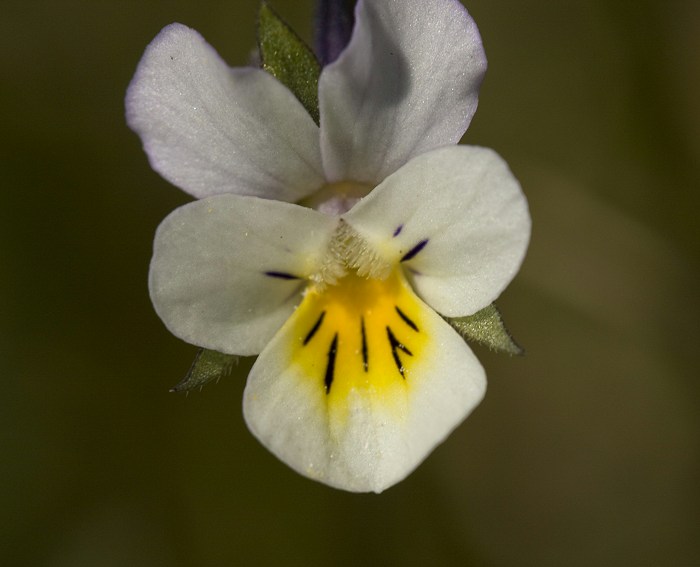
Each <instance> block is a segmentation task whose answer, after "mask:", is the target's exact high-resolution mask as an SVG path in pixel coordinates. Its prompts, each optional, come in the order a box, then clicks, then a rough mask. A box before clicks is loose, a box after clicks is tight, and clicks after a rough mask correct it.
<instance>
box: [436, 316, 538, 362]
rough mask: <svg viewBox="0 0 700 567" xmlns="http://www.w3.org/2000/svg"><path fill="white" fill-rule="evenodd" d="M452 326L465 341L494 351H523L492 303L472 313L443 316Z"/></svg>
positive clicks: (516, 353) (511, 352)
mask: <svg viewBox="0 0 700 567" xmlns="http://www.w3.org/2000/svg"><path fill="white" fill-rule="evenodd" d="M444 319H445V321H447V322H448V323H449V324H450V325H451V326H452V328H453V329H454V330H455V331H457V332H458V333H459V334H460V335H462V338H464V339H465V340H467V341H474V342H476V343H479V344H482V345H484V346H486V347H488V348H490V349H491V350H494V351H496V352H503V353H506V354H510V355H523V354H524V353H525V351H524V350H523V349H522V348H521V347H520V346H519V345H518V344H517V343H516V342H515V340H513V337H512V336H511V334H510V333H509V332H508V329H506V326H505V325H504V324H503V318H502V317H501V313H500V311H498V309H497V308H496V306H495V305H494V304H493V303H492V304H491V305H489V306H488V307H485V308H484V309H482V310H481V311H477V312H476V313H474V315H469V316H467V317H444Z"/></svg>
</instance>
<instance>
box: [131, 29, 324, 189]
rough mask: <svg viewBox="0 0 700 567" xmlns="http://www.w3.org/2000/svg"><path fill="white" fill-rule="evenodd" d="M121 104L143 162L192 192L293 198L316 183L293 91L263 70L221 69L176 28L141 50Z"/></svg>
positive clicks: (309, 139) (315, 146) (208, 51)
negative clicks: (146, 160)
mask: <svg viewBox="0 0 700 567" xmlns="http://www.w3.org/2000/svg"><path fill="white" fill-rule="evenodd" d="M126 109H127V121H128V123H129V126H130V127H131V128H132V129H133V130H134V131H136V133H138V134H139V136H141V139H142V141H143V145H144V148H145V150H146V152H147V154H148V157H149V159H150V162H151V165H152V166H153V168H154V169H155V170H156V171H158V172H159V173H160V174H161V175H163V177H165V178H166V179H168V180H169V181H171V182H172V183H174V184H175V185H177V186H178V187H180V188H182V189H184V190H185V191H187V192H188V193H190V194H192V195H194V196H195V197H199V198H201V197H207V196H210V195H215V194H220V193H237V194H243V195H255V196H258V197H266V198H271V199H278V200H282V201H297V200H299V199H301V198H303V197H304V196H306V195H308V194H310V193H311V192H313V191H314V190H316V189H318V187H319V186H320V185H321V184H322V183H323V178H322V174H321V158H320V150H319V141H318V128H317V126H316V125H315V124H314V122H313V120H312V119H311V117H310V116H309V115H308V113H307V112H306V111H305V110H304V108H303V106H302V105H301V103H300V102H299V101H298V100H297V99H296V98H295V97H294V95H293V94H292V93H291V92H290V91H289V90H288V89H287V88H286V87H284V86H283V85H282V84H281V83H279V82H278V81H277V80H276V79H274V78H273V77H271V76H270V75H269V74H267V73H265V72H264V71H261V70H259V69H254V68H240V69H231V68H229V67H228V66H227V65H226V63H225V62H224V61H223V60H222V59H221V58H220V57H219V55H218V54H217V53H216V51H214V49H213V48H212V47H211V46H210V45H208V44H207V43H206V42H205V41H204V39H203V38H202V36H200V35H199V34H198V33H197V32H196V31H194V30H192V29H189V28H187V27H185V26H183V25H180V24H172V25H170V26H168V27H166V28H164V29H163V31H161V32H160V34H158V36H157V37H156V38H155V39H154V40H153V42H152V43H151V44H150V45H149V46H148V48H147V49H146V52H145V53H144V55H143V58H142V59H141V62H140V63H139V66H138V69H137V71H136V74H135V76H134V78H133V80H132V81H131V84H130V85H129V89H128V92H127V96H126Z"/></svg>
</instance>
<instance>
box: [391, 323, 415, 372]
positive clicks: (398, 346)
mask: <svg viewBox="0 0 700 567" xmlns="http://www.w3.org/2000/svg"><path fill="white" fill-rule="evenodd" d="M386 334H387V337H388V338H389V345H390V346H391V355H392V356H393V357H394V362H395V363H396V368H397V369H398V371H399V374H401V377H402V378H406V376H404V372H405V368H404V366H403V363H402V362H401V358H400V357H399V353H398V351H402V352H405V353H406V354H407V355H408V356H413V353H412V352H411V351H410V350H408V348H407V347H406V345H405V344H403V343H401V342H399V341H398V339H397V338H396V337H395V336H394V333H392V332H391V328H390V327H387V328H386Z"/></svg>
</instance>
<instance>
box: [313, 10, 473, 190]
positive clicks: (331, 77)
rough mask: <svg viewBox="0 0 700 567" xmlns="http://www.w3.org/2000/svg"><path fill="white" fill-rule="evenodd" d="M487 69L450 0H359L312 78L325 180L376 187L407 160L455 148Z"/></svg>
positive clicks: (468, 23) (467, 20)
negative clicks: (345, 35)
mask: <svg viewBox="0 0 700 567" xmlns="http://www.w3.org/2000/svg"><path fill="white" fill-rule="evenodd" d="M485 71H486V56H485V55H484V51H483V47H482V44H481V38H480V36H479V32H478V30H477V28H476V24H475V23H474V21H473V20H472V19H471V17H470V16H469V14H468V13H467V11H466V10H465V9H464V7H463V6H462V5H461V4H460V3H459V2H458V1H456V0H400V1H397V0H392V1H383V2H379V1H376V0H364V1H363V0H360V1H359V2H358V4H357V10H356V24H355V30H354V33H353V36H352V39H351V41H350V44H349V45H348V48H347V49H346V50H345V51H344V52H343V53H342V54H341V56H340V57H339V58H338V60H337V61H336V62H335V63H333V64H331V65H328V66H327V67H326V68H325V69H324V70H323V72H322V73H321V78H320V83H319V104H320V111H321V148H322V153H323V166H324V170H325V172H326V176H327V178H328V179H329V180H330V181H340V180H347V179H352V180H354V181H360V182H366V183H372V184H377V183H379V182H380V181H381V180H382V179H384V178H385V177H386V176H388V175H389V174H390V173H392V172H393V171H395V170H396V169H398V168H399V167H400V166H401V165H403V164H404V163H406V162H407V161H408V160H409V159H411V158H412V157H413V156H416V155H419V154H421V153H423V152H426V151H428V150H431V149H433V148H436V147H439V146H444V145H448V144H455V143H457V142H458V141H459V139H460V138H461V137H462V134H464V132H465V130H466V129H467V126H468V125H469V122H470V121H471V118H472V116H473V115H474V112H475V111H476V106H477V98H478V90H479V86H480V84H481V80H482V78H483V75H484V72H485Z"/></svg>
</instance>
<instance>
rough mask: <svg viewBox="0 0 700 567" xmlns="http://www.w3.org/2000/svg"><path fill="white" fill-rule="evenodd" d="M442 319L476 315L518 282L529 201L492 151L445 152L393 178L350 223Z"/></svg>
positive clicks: (467, 148)
mask: <svg viewBox="0 0 700 567" xmlns="http://www.w3.org/2000/svg"><path fill="white" fill-rule="evenodd" d="M343 218H344V219H345V221H346V222H347V223H348V224H349V225H350V226H351V227H352V228H353V229H355V230H356V231H357V232H358V233H359V234H360V236H362V237H363V238H364V239H365V240H367V241H368V242H369V243H370V244H371V245H372V247H373V248H374V249H375V250H376V251H377V253H378V254H379V255H381V256H382V257H383V258H384V260H385V261H387V262H388V263H392V262H400V263H401V264H402V265H403V266H404V268H405V269H406V271H407V272H408V274H409V275H410V277H411V282H412V284H413V285H414V288H415V289H416V291H417V292H418V294H419V295H420V296H421V297H422V298H423V299H424V300H425V301H426V302H427V303H428V304H429V305H430V306H431V307H433V308H434V309H435V310H437V311H438V312H440V313H442V314H443V315H447V316H451V317H455V316H462V315H470V314H472V313H475V312H476V311H478V310H479V309H482V308H483V307H486V306H487V305H489V304H490V303H492V302H493V301H494V300H495V299H496V298H497V297H498V296H499V295H500V293H501V292H502V291H503V289H504V288H505V287H506V286H507V285H508V283H509V282H510V281H511V280H512V279H513V277H514V276H515V274H516V273H517V271H518V268H519V267H520V264H521V263H522V260H523V258H524V256H525V251H526V250H527V245H528V240H529V237H530V215H529V212H528V208H527V202H526V200H525V196H524V195H523V193H522V191H521V190H520V185H519V184H518V182H517V180H516V179H515V177H513V174H512V173H511V172H510V170H509V169H508V166H507V165H506V163H505V162H504V161H503V160H502V159H501V158H500V157H499V156H498V155H497V154H496V153H495V152H493V151H492V150H489V149H486V148H479V147H473V146H452V147H448V148H441V149H437V150H434V151H432V152H429V153H427V154H423V155H421V156H418V157H417V158H415V159H413V160H411V161H410V162H409V163H408V164H407V165H405V166H404V167H402V168H401V169H400V170H399V171H397V172H396V173H395V174H393V175H392V176H390V177H389V178H387V179H386V180H385V181H384V182H383V183H382V184H381V185H380V186H379V187H377V188H376V189H374V191H372V193H371V194H370V195H368V196H367V197H365V198H364V199H363V200H362V201H361V202H360V203H358V204H357V205H356V206H355V207H354V208H353V209H351V210H350V211H349V212H348V213H347V214H346V215H345V216H344V217H343Z"/></svg>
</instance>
